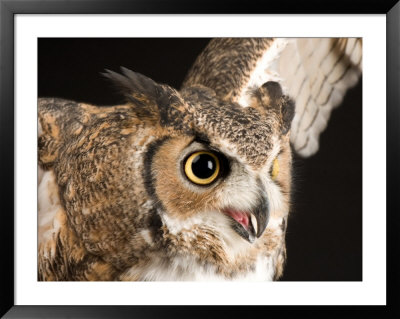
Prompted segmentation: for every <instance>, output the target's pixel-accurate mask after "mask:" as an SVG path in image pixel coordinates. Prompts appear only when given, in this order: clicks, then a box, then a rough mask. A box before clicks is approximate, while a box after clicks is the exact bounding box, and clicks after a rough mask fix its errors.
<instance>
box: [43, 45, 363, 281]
mask: <svg viewBox="0 0 400 319" xmlns="http://www.w3.org/2000/svg"><path fill="white" fill-rule="evenodd" d="M360 73H361V40H360V39H262V38H258V39H214V40H212V41H211V42H210V44H209V45H208V46H207V48H206V49H205V50H204V51H203V53H202V54H201V55H200V56H199V57H198V59H197V60H196V62H195V64H194V66H193V67H192V69H191V70H190V71H189V73H188V75H187V78H186V80H185V81H184V84H183V86H182V88H181V90H179V91H177V90H175V89H173V88H171V87H170V86H168V85H165V84H158V83H156V82H154V81H153V80H151V79H150V78H147V77H146V76H144V75H141V74H138V73H135V72H132V71H130V70H127V69H122V74H118V73H115V72H112V71H107V73H106V74H105V75H106V76H107V77H108V78H109V79H111V80H112V81H113V82H114V83H115V84H116V85H117V86H118V88H120V89H121V91H122V93H123V94H124V95H125V97H126V101H127V102H126V103H125V104H123V105H116V106H111V107H97V106H94V105H88V104H84V103H77V102H73V101H67V100H62V99H54V98H42V99H39V103H38V105H39V138H38V152H39V181H38V182H39V186H38V187H39V191H38V197H39V198H38V211H39V251H38V263H39V264H38V277H39V280H273V279H277V278H279V277H280V276H281V274H282V271H283V265H284V261H285V254H286V252H285V231H286V225H287V217H288V214H289V211H290V194H291V148H290V142H291V143H292V145H293V147H294V149H295V150H296V151H297V152H299V153H300V154H301V155H303V156H308V155H311V154H312V153H314V152H315V151H316V150H317V149H318V135H319V133H320V132H321V131H322V130H323V129H324V127H325V125H326V122H327V120H328V118H329V115H330V112H331V110H332V108H333V107H334V106H336V105H338V104H339V103H340V100H341V99H342V97H343V95H344V93H345V91H346V89H347V88H349V87H351V86H352V85H354V84H355V83H356V81H357V79H358V77H359V75H360ZM295 105H296V106H295ZM293 118H294V119H293Z"/></svg>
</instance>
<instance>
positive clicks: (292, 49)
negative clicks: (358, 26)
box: [183, 38, 362, 157]
mask: <svg viewBox="0 0 400 319" xmlns="http://www.w3.org/2000/svg"><path fill="white" fill-rule="evenodd" d="M361 60H362V40H361V39H359V38H293V39H282V38H276V39H271V38H252V39H246V38H235V39H229V38H220V39H213V40H211V41H210V44H209V45H208V46H207V48H206V49H205V50H204V51H203V52H202V54H201V55H200V56H199V57H198V58H197V60H196V62H195V64H194V65H193V67H192V69H191V70H190V71H189V73H188V75H187V78H186V80H185V81H184V84H183V86H189V85H196V84H200V85H204V86H208V87H211V88H213V89H214V90H215V91H216V93H217V95H219V97H220V98H223V99H229V100H232V101H235V102H238V103H239V104H241V105H242V106H244V107H246V106H248V105H249V101H250V93H251V91H252V89H253V88H255V87H259V86H261V85H262V84H263V83H265V82H267V81H278V82H280V83H281V85H282V87H283V89H284V90H285V92H286V94H288V95H290V96H291V97H292V98H293V99H294V101H295V103H296V114H295V117H294V119H293V122H292V133H291V142H292V145H293V147H294V149H295V150H296V151H297V153H299V154H300V155H302V156H304V157H307V156H310V155H312V154H314V153H315V152H316V151H317V150H318V139H319V135H320V133H321V132H322V131H323V130H324V129H325V128H326V125H327V122H328V120H329V117H330V114H331V111H332V109H333V108H335V107H336V106H338V105H339V104H340V103H341V102H342V99H343V97H344V95H345V93H346V91H347V90H348V89H349V88H351V87H352V86H354V85H355V84H356V83H357V81H358V79H359V77H360V75H361V70H362V66H361Z"/></svg>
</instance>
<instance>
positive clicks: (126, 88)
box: [102, 67, 160, 105]
mask: <svg viewBox="0 0 400 319" xmlns="http://www.w3.org/2000/svg"><path fill="white" fill-rule="evenodd" d="M105 71H106V72H104V73H102V75H103V76H105V77H106V78H107V79H109V80H111V81H112V82H113V83H114V84H115V85H116V86H117V87H118V88H119V89H120V90H121V91H122V93H123V94H124V95H125V96H126V97H127V98H128V99H129V100H131V101H132V102H134V103H135V104H139V105H144V104H146V103H148V102H149V101H156V100H157V99H158V97H159V94H160V86H159V85H158V84H157V83H156V82H154V81H153V80H152V79H150V78H148V77H147V76H144V75H143V74H140V73H137V72H133V71H131V70H129V69H127V68H124V67H121V71H122V73H123V74H119V73H116V72H114V71H111V70H107V69H106V70H105Z"/></svg>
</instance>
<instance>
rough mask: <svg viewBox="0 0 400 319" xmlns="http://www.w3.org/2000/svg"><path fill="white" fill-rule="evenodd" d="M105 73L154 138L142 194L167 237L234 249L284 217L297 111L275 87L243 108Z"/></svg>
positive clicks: (204, 93)
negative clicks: (192, 235)
mask: <svg viewBox="0 0 400 319" xmlns="http://www.w3.org/2000/svg"><path fill="white" fill-rule="evenodd" d="M122 70H123V73H124V75H120V74H117V73H114V72H112V71H108V72H107V73H106V74H105V75H106V76H107V77H108V78H110V79H112V80H113V81H114V83H115V84H116V85H118V86H119V87H120V88H121V89H122V91H123V92H124V94H125V96H126V98H127V100H128V103H130V105H131V106H132V109H133V110H134V111H135V112H136V114H137V116H138V117H139V118H141V119H143V121H144V122H145V123H148V124H147V125H151V126H152V127H153V128H154V129H156V130H157V133H156V132H154V136H157V138H156V139H155V140H154V141H153V142H151V144H149V148H148V151H147V152H146V155H145V156H144V165H143V178H144V181H145V185H146V190H147V193H148V195H149V197H150V198H151V200H152V201H153V202H154V204H155V205H156V207H157V211H158V212H159V214H160V216H161V219H162V220H163V222H164V224H165V226H166V227H167V228H168V231H169V232H171V233H173V234H177V233H179V232H182V231H184V230H190V229H192V228H193V227H200V228H201V227H203V228H204V229H208V231H210V232H211V231H215V232H217V234H218V236H219V237H222V238H223V239H224V240H225V242H226V243H229V244H230V245H232V247H240V246H242V245H241V244H242V243H241V241H244V242H247V243H249V244H252V243H254V241H255V240H256V239H257V238H260V237H261V236H262V235H263V234H264V231H265V229H266V228H267V226H268V222H269V219H270V216H278V217H282V216H283V215H286V213H287V211H288V204H289V191H290V164H291V163H290V158H291V157H290V147H289V137H288V135H289V134H288V133H289V129H290V124H291V121H292V118H293V115H294V104H293V102H292V101H291V100H290V99H289V98H288V97H287V96H284V95H283V93H282V89H281V87H280V85H279V84H278V83H276V82H267V83H265V84H264V85H263V86H262V87H260V88H255V89H254V90H253V92H252V94H251V95H252V103H251V105H250V106H249V107H247V108H243V107H241V106H240V105H238V104H236V103H232V102H230V101H224V100H221V99H219V98H218V96H217V95H216V94H215V92H214V91H213V90H211V89H209V88H207V87H203V86H194V87H188V88H185V89H183V90H182V91H181V92H178V91H176V90H175V89H173V88H171V87H169V86H167V85H161V84H157V83H156V82H154V81H153V80H151V79H149V78H147V77H145V76H143V75H141V74H139V73H134V72H132V71H130V70H127V69H124V68H123V69H122Z"/></svg>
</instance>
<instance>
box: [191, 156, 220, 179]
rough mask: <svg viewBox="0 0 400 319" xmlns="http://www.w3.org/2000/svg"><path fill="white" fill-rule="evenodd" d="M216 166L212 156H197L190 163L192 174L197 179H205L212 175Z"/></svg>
mask: <svg viewBox="0 0 400 319" xmlns="http://www.w3.org/2000/svg"><path fill="white" fill-rule="evenodd" d="M216 166H217V165H216V163H215V159H214V158H213V157H212V156H210V155H208V154H199V155H197V156H196V157H195V158H194V159H193V161H192V172H193V174H194V175H195V176H197V177H198V178H202V179H206V178H209V177H210V176H212V174H214V172H215V168H216Z"/></svg>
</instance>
